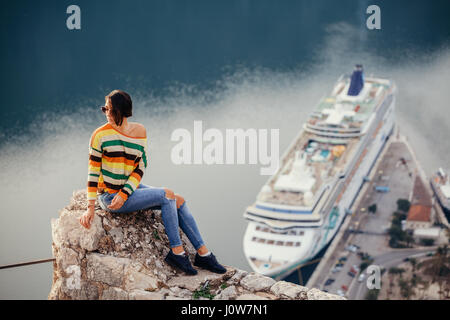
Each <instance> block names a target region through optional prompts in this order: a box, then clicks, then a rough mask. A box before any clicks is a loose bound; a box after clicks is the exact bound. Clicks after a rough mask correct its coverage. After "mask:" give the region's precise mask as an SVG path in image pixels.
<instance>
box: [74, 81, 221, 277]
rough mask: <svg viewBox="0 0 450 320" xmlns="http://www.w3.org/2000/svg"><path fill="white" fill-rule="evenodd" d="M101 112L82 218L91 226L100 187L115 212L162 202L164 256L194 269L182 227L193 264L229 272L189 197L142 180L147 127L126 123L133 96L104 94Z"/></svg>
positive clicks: (106, 204)
mask: <svg viewBox="0 0 450 320" xmlns="http://www.w3.org/2000/svg"><path fill="white" fill-rule="evenodd" d="M105 101H106V104H105V106H102V107H101V109H102V111H103V112H104V113H105V114H106V118H107V120H108V122H107V123H106V124H104V125H103V126H101V127H99V128H98V129H96V130H95V131H94V132H93V134H92V136H91V139H90V146H89V170H88V171H89V172H88V185H87V199H88V210H87V211H86V213H85V214H84V215H83V216H82V217H81V218H80V223H81V224H82V225H83V226H84V227H85V228H90V225H91V222H92V219H93V217H94V214H95V211H94V206H95V200H96V199H97V191H98V192H99V193H101V194H100V195H99V199H98V200H99V203H100V206H101V207H102V208H103V209H104V210H107V211H109V212H113V213H128V212H134V211H137V210H144V209H149V208H151V207H156V206H158V207H160V208H161V215H162V220H163V223H164V226H165V230H166V234H167V236H168V238H169V243H170V247H171V250H170V251H169V253H168V255H167V256H166V259H165V261H166V262H167V263H168V264H169V265H171V266H173V267H177V268H179V269H181V270H183V271H184V272H186V273H187V274H191V275H195V274H197V270H195V269H194V268H193V267H192V265H191V263H190V261H189V258H188V256H187V254H186V253H185V251H184V249H183V246H182V242H181V238H180V233H179V231H178V227H181V229H182V230H183V232H184V233H185V234H186V236H187V237H188V238H189V240H190V241H191V243H192V245H193V246H194V248H195V249H196V250H197V254H196V256H195V261H194V265H195V266H198V267H201V268H204V269H207V270H210V271H212V272H216V273H225V272H226V269H225V268H224V267H223V266H222V265H220V264H219V263H218V262H217V260H216V258H215V256H214V255H213V254H212V252H210V251H208V249H207V248H206V246H205V244H204V242H203V240H202V237H201V236H200V232H199V230H198V227H197V224H196V222H195V220H194V217H193V216H192V214H191V213H190V212H189V209H188V207H187V205H186V201H185V199H183V197H182V196H180V195H178V194H174V192H173V191H172V190H170V189H167V188H156V187H151V186H147V185H144V184H142V183H140V181H141V179H142V176H143V174H144V170H145V168H146V167H147V161H148V160H147V134H146V130H145V127H144V126H143V125H142V124H139V123H136V122H128V120H127V119H128V117H131V114H132V101H131V98H130V96H129V95H128V94H127V93H126V92H124V91H121V90H114V91H112V92H111V93H110V94H109V95H107V96H106V97H105Z"/></svg>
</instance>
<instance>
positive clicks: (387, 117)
mask: <svg viewBox="0 0 450 320" xmlns="http://www.w3.org/2000/svg"><path fill="white" fill-rule="evenodd" d="M395 94H396V86H395V83H394V82H393V81H391V80H390V79H384V78H378V77H365V75H364V72H363V67H362V65H356V67H355V69H354V71H353V73H352V74H351V75H343V76H341V77H340V78H339V79H338V81H337V83H336V84H335V86H334V88H333V89H332V91H331V93H330V94H329V95H327V96H325V97H323V98H322V99H321V100H320V101H319V103H318V105H317V106H316V108H315V110H314V111H313V112H312V113H311V114H310V115H309V116H308V119H307V121H306V123H304V124H303V126H302V129H301V130H300V132H299V133H298V135H297V137H296V138H295V139H294V140H293V141H292V143H291V145H290V146H289V147H288V149H287V150H286V151H285V153H284V154H283V156H282V157H281V159H280V165H279V168H278V170H277V172H276V173H275V174H274V175H273V176H271V177H270V178H269V179H268V181H267V182H266V183H265V184H264V185H263V187H262V188H261V190H260V192H259V193H258V195H257V197H256V201H255V202H254V203H253V204H252V205H251V206H249V207H247V209H246V210H245V213H244V217H245V219H246V220H248V226H247V229H246V231H245V235H244V239H243V247H244V253H245V256H246V258H247V261H248V263H249V264H250V266H251V267H252V269H253V270H254V271H255V272H258V273H261V274H264V275H267V276H270V277H273V278H275V279H282V278H284V277H286V276H288V275H289V274H290V273H291V272H292V271H294V270H295V269H297V268H298V267H300V266H301V265H303V264H305V263H306V262H308V261H310V260H312V259H313V258H314V257H315V256H316V255H317V253H319V252H320V251H321V250H322V249H323V248H324V247H325V246H327V244H328V243H329V242H330V241H331V240H332V239H333V237H334V236H335V234H336V232H337V231H338V229H339V227H340V225H341V224H342V222H343V220H344V217H345V215H346V214H349V213H351V211H350V209H351V207H352V204H353V202H354V200H355V198H356V197H357V195H358V193H359V191H360V189H361V187H362V184H363V183H364V182H365V181H366V180H367V179H368V174H369V172H370V170H371V168H372V167H373V165H374V163H375V161H376V159H377V158H378V156H379V154H380V153H381V150H382V149H383V146H384V144H385V142H386V140H387V139H388V138H389V136H390V135H391V134H392V132H393V130H394V125H395V114H394V109H395Z"/></svg>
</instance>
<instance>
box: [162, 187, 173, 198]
mask: <svg viewBox="0 0 450 320" xmlns="http://www.w3.org/2000/svg"><path fill="white" fill-rule="evenodd" d="M164 192H165V194H164V196H165V197H166V198H167V199H175V193H174V192H173V191H172V190H170V189H167V188H164Z"/></svg>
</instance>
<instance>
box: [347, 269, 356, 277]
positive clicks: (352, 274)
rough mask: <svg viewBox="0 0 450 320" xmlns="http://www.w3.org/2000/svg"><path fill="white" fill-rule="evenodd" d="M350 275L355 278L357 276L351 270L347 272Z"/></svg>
mask: <svg viewBox="0 0 450 320" xmlns="http://www.w3.org/2000/svg"><path fill="white" fill-rule="evenodd" d="M347 274H348V275H349V276H350V277H352V278H354V277H355V275H356V274H355V273H354V272H352V271H351V270H350V271H349V272H348V273H347Z"/></svg>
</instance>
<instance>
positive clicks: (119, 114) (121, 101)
mask: <svg viewBox="0 0 450 320" xmlns="http://www.w3.org/2000/svg"><path fill="white" fill-rule="evenodd" d="M108 99H110V100H111V105H112V110H111V114H112V117H113V119H114V122H115V123H116V125H118V126H120V125H122V122H123V118H124V117H126V118H128V117H131V116H132V110H133V102H132V101H131V98H130V95H129V94H128V93H126V92H125V91H122V90H113V91H111V93H110V94H108V95H107V96H106V97H105V100H108Z"/></svg>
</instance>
